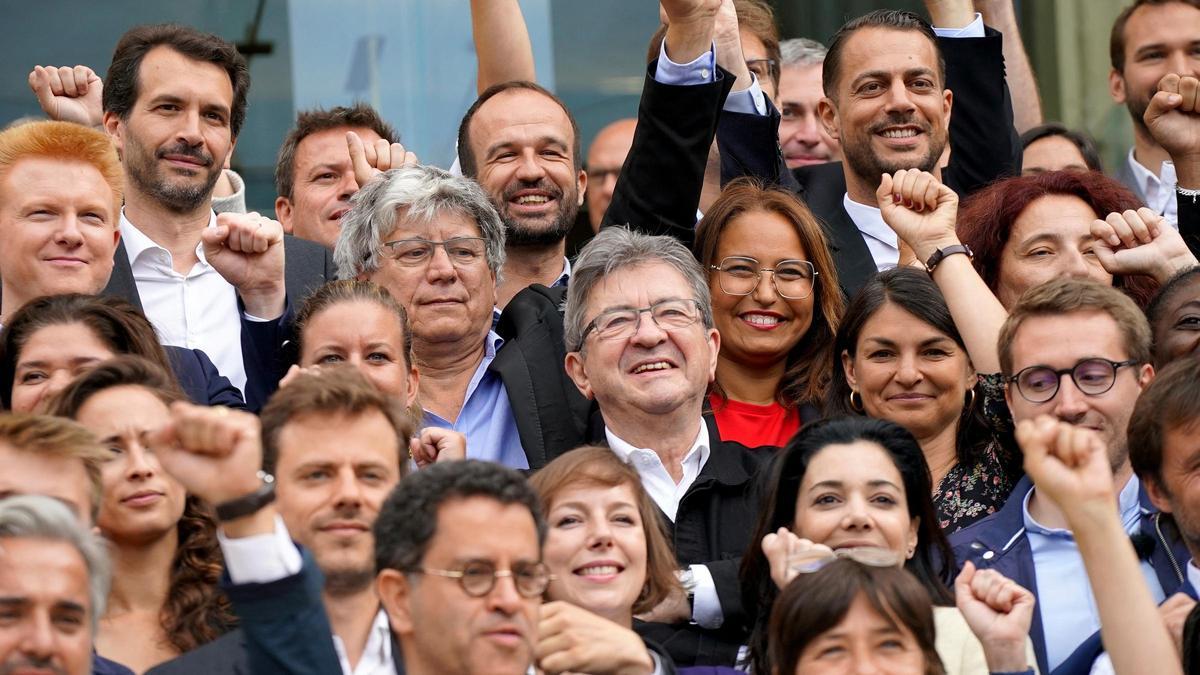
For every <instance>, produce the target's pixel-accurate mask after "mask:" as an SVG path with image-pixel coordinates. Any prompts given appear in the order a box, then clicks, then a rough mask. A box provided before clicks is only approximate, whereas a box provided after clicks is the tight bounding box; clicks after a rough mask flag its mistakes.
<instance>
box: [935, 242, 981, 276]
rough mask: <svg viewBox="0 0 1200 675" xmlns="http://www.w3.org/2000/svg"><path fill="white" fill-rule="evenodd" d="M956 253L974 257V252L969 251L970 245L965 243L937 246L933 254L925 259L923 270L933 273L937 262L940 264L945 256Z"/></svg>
mask: <svg viewBox="0 0 1200 675" xmlns="http://www.w3.org/2000/svg"><path fill="white" fill-rule="evenodd" d="M958 253H962V254H963V255H965V256H967V258H968V259H969V260H974V259H975V253H974V252H972V251H971V247H970V246H967V245H966V244H954V245H953V246H947V247H946V248H939V249H938V250H936V251H934V252H933V255H931V256H929V260H926V261H925V271H926V272H928V273H930V274H933V270H934V269H935V268H936V267H937V266H938V265H939V264H941V262H942V261H943V260H945V259H946V256H950V255H956V254H958Z"/></svg>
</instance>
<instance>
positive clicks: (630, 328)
mask: <svg viewBox="0 0 1200 675" xmlns="http://www.w3.org/2000/svg"><path fill="white" fill-rule="evenodd" d="M700 311H701V310H700V301H699V300H694V299H687V300H682V299H672V300H660V301H659V302H656V303H654V304H653V305H650V306H649V307H640V308H637V309H633V308H628V309H610V310H608V311H604V312H600V314H599V315H597V316H596V318H594V319H592V321H591V323H589V324H588V325H587V326H586V327H585V328H584V329H583V334H582V335H581V336H580V337H579V342H580V343H581V344H582V343H583V341H584V340H587V337H588V334H590V333H591V332H592V331H596V336H597V337H599V338H600V339H601V340H621V339H624V338H627V337H629V336H631V335H633V334H634V333H636V332H637V330H638V326H640V325H641V323H642V312H649V313H650V318H651V319H654V325H656V326H658V327H659V328H661V329H663V330H667V331H670V330H676V329H679V328H687V327H688V326H690V325H692V324H694V323H696V321H697V320H698V319H699V318H700Z"/></svg>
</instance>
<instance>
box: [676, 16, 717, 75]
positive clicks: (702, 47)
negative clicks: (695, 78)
mask: <svg viewBox="0 0 1200 675" xmlns="http://www.w3.org/2000/svg"><path fill="white" fill-rule="evenodd" d="M715 24H716V13H715V12H714V13H713V14H712V15H709V16H707V17H705V16H700V17H696V18H689V19H675V18H673V17H672V19H671V24H670V25H669V26H668V27H667V35H666V37H665V38H663V42H664V44H665V49H666V52H667V58H669V59H671V60H672V61H674V62H675V63H691V62H692V61H695V60H696V59H697V58H699V57H700V55H702V54H704V53H705V52H707V51H708V50H710V49H712V44H713V27H714V25H715Z"/></svg>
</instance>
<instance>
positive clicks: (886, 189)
mask: <svg viewBox="0 0 1200 675" xmlns="http://www.w3.org/2000/svg"><path fill="white" fill-rule="evenodd" d="M875 198H876V199H877V200H878V201H879V210H880V212H881V214H882V215H883V220H884V222H885V223H887V224H888V227H890V228H892V230H894V231H895V232H896V235H897V236H899V237H900V239H901V240H902V241H903V242H904V243H906V244H908V245H909V246H910V247H912V250H913V253H914V254H916V256H917V260H918V262H921V263H922V264H923V263H925V262H926V261H928V260H929V257H930V256H932V255H933V254H934V252H935V251H937V250H938V249H940V248H945V247H947V246H952V245H954V244H957V243H959V241H958V235H957V234H955V232H954V226H955V224H956V223H957V221H958V195H957V194H955V193H954V190H951V189H950V188H948V187H946V186H945V185H943V184H942V183H941V182H939V181H938V179H936V178H934V177H933V174H930V173H928V172H926V171H917V170H915V169H908V170H905V169H902V170H900V171H897V172H896V173H895V175H891V176H889V175H887V174H884V175H883V177H882V179H881V180H880V183H879V189H878V190H876V191H875Z"/></svg>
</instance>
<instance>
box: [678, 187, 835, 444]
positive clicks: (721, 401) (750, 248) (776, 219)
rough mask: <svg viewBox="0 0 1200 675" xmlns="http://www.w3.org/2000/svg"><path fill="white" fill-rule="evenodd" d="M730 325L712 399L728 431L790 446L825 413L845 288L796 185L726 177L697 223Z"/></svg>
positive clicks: (725, 323)
mask: <svg viewBox="0 0 1200 675" xmlns="http://www.w3.org/2000/svg"><path fill="white" fill-rule="evenodd" d="M693 251H694V253H695V254H696V258H697V259H698V260H699V261H700V264H701V265H703V266H704V268H705V269H706V270H708V271H709V282H708V283H709V289H710V290H711V291H712V305H713V318H714V320H715V322H716V327H717V330H718V331H719V332H720V334H721V350H720V354H719V355H718V357H717V374H716V381H715V382H714V383H713V387H712V391H711V393H710V396H709V403H710V405H711V407H712V410H713V414H714V417H715V418H716V422H717V428H718V429H719V430H720V432H721V438H723V439H725V440H733V441H737V442H739V443H741V444H743V445H745V446H747V447H756V446H763V445H770V446H781V445H783V444H784V443H786V442H787V440H788V439H789V438H791V436H792V435H793V434H794V433H795V432H796V430H797V429H799V428H800V424H801V422H802V421H810V420H813V419H816V418H817V417H818V414H817V411H816V406H818V405H820V402H821V401H822V400H823V399H824V396H825V392H826V389H827V387H828V386H829V380H830V377H831V372H832V370H833V360H832V358H831V356H832V352H831V350H830V346H831V344H832V339H833V334H834V332H835V331H836V330H837V326H838V322H839V320H840V318H841V314H842V310H843V299H842V292H841V288H840V287H839V286H838V280H837V272H836V270H835V269H834V265H833V258H832V256H831V255H830V253H829V247H828V243H827V242H826V239H825V235H824V232H823V231H822V229H821V225H820V223H818V222H817V220H816V218H815V217H813V215H812V212H810V211H809V210H808V207H806V206H805V205H804V204H803V203H802V202H801V201H800V200H799V199H797V198H796V196H795V195H793V194H791V193H789V192H786V191H784V190H779V189H774V188H765V187H763V186H762V185H761V184H759V183H757V182H754V181H752V180H750V179H738V180H736V181H734V182H732V183H730V184H729V185H727V186H726V187H725V189H724V190H722V192H721V196H720V197H719V198H718V199H717V200H716V201H715V202H714V203H713V205H712V207H711V208H709V210H708V211H707V212H706V213H705V215H704V218H703V219H702V220H701V221H700V224H699V226H698V227H697V229H696V241H695V244H694V246H693Z"/></svg>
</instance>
